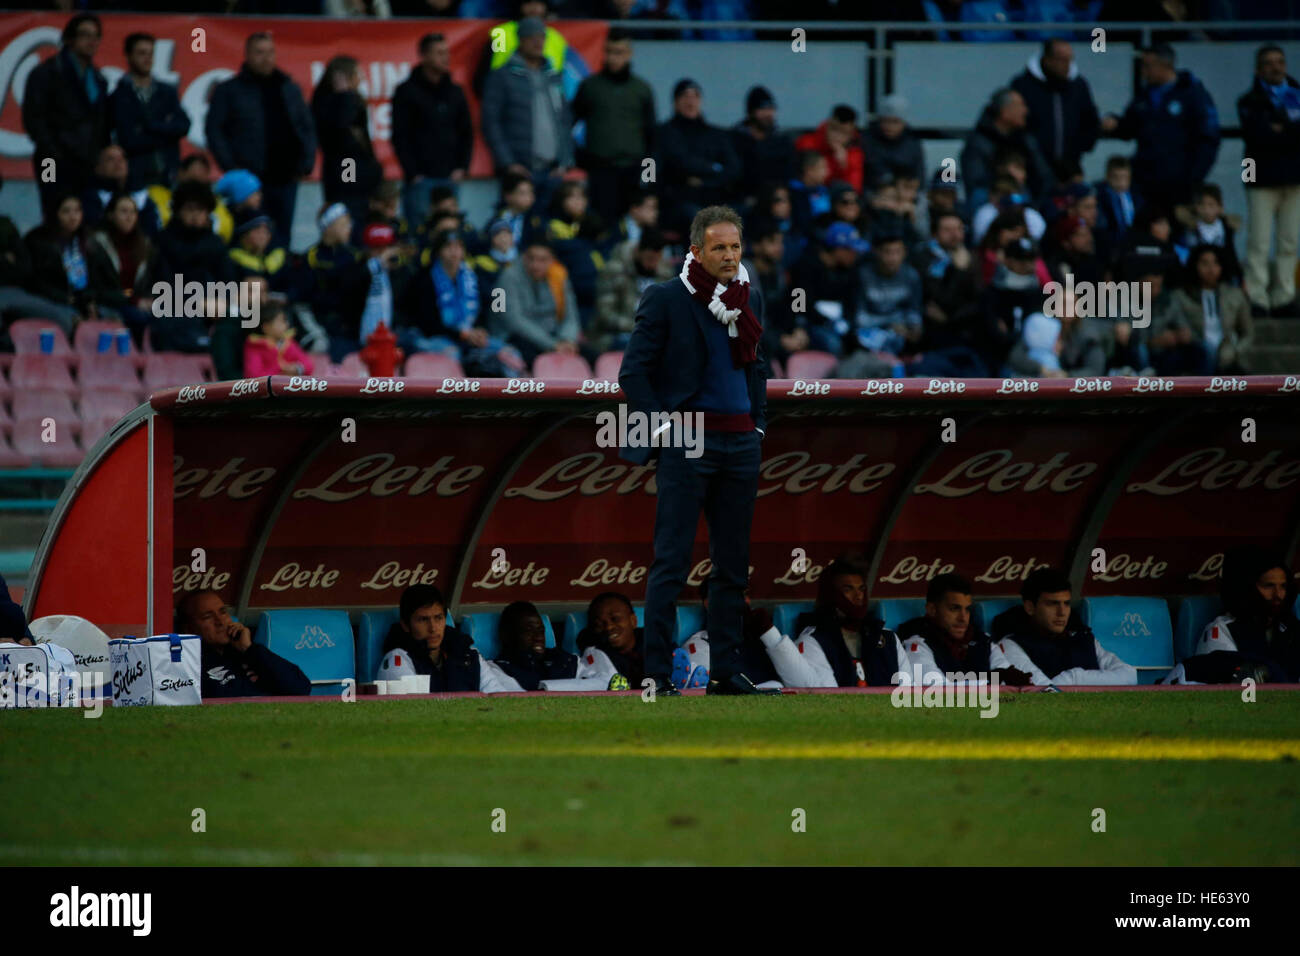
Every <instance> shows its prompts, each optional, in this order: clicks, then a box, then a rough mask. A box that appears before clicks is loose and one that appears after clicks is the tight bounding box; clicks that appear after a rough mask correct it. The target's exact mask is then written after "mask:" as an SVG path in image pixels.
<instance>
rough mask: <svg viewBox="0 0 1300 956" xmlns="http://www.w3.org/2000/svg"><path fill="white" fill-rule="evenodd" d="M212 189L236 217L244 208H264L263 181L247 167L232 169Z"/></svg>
mask: <svg viewBox="0 0 1300 956" xmlns="http://www.w3.org/2000/svg"><path fill="white" fill-rule="evenodd" d="M212 191H213V192H215V193H216V194H217V198H219V199H221V200H223V201H224V202H225V204H226V207H227V208H228V209H229V210H230V214H231V216H234V217H236V218H238V216H239V214H240V212H241V211H243V210H246V209H261V208H262V181H261V180H260V179H258V178H257V175H256V174H255V173H251V172H249V171H248V170H247V169H232V170H231V171H230V172H228V173H226V174H225V175H224V176H222V177H221V178H220V179H218V180H217V184H216V185H215V186H213V187H212Z"/></svg>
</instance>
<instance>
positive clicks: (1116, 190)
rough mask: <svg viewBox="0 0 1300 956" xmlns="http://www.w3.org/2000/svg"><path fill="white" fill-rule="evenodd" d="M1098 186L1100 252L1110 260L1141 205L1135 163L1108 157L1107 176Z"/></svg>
mask: <svg viewBox="0 0 1300 956" xmlns="http://www.w3.org/2000/svg"><path fill="white" fill-rule="evenodd" d="M1095 186H1096V189H1097V207H1098V214H1097V232H1096V238H1097V254H1098V255H1099V256H1101V258H1102V261H1103V262H1109V261H1110V259H1111V257H1112V255H1113V254H1114V252H1115V250H1116V249H1117V248H1118V247H1119V246H1120V244H1121V243H1123V241H1124V239H1125V238H1126V236H1127V235H1128V231H1129V229H1130V228H1131V227H1132V225H1133V221H1134V219H1135V218H1136V216H1137V212H1138V210H1139V209H1140V208H1141V207H1142V198H1141V196H1139V195H1138V193H1137V192H1136V191H1135V190H1134V189H1133V164H1132V163H1131V162H1129V158H1128V157H1127V156H1111V157H1110V158H1109V159H1107V160H1106V178H1105V180H1103V181H1101V182H1099V183H1096V184H1095Z"/></svg>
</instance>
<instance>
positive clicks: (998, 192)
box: [971, 175, 1047, 242]
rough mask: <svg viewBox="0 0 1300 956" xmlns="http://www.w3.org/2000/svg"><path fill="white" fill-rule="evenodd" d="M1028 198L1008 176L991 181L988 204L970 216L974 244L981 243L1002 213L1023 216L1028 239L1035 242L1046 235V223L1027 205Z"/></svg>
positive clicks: (1021, 188)
mask: <svg viewBox="0 0 1300 956" xmlns="http://www.w3.org/2000/svg"><path fill="white" fill-rule="evenodd" d="M1029 201H1030V200H1029V196H1028V194H1027V193H1025V192H1024V191H1023V187H1022V186H1021V185H1020V184H1019V183H1017V182H1016V180H1015V178H1014V177H1013V176H1010V175H1001V176H999V177H998V178H997V179H995V180H994V181H993V188H992V189H991V190H990V191H989V194H988V202H986V203H984V205H982V206H980V207H979V208H978V209H976V210H975V212H974V214H973V215H972V216H971V233H972V235H973V236H974V239H975V241H976V242H982V241H983V239H984V235H985V233H986V232H988V229H989V226H990V225H991V224H992V223H993V220H994V219H996V218H997V217H998V216H1000V215H1002V214H1003V213H1007V212H1012V211H1016V210H1019V211H1020V212H1021V214H1022V215H1023V218H1024V222H1025V229H1026V232H1027V235H1028V236H1029V238H1030V239H1033V240H1034V241H1035V242H1037V241H1038V240H1040V239H1042V238H1043V236H1044V235H1045V234H1046V233H1047V221H1046V220H1045V219H1043V215H1042V213H1040V212H1039V211H1038V210H1037V209H1035V208H1034V207H1033V206H1031V205H1029Z"/></svg>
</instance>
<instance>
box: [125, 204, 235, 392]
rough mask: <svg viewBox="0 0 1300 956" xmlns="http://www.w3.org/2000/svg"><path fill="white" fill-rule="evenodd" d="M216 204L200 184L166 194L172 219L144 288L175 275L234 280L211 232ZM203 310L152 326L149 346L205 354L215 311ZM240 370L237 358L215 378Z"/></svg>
mask: <svg viewBox="0 0 1300 956" xmlns="http://www.w3.org/2000/svg"><path fill="white" fill-rule="evenodd" d="M216 204H217V201H216V197H215V196H213V195H212V190H211V188H209V187H208V186H207V185H206V184H205V183H200V182H196V181H187V182H184V183H181V184H180V185H178V186H177V187H176V191H175V192H174V193H173V194H172V203H171V205H172V218H171V221H170V222H169V223H168V224H167V228H166V229H164V230H163V231H162V232H160V233H159V234H158V257H157V259H156V260H155V265H154V274H153V276H152V277H151V278H150V281H149V282H148V284H147V288H149V289H150V290H152V288H153V285H154V283H155V282H159V281H161V282H166V283H167V284H168V285H170V284H171V283H172V282H174V281H175V276H176V275H177V274H178V273H179V274H180V275H182V276H184V277H185V281H186V282H187V283H188V282H202V283H205V284H206V283H208V282H233V281H234V279H235V268H234V263H232V262H231V261H230V255H229V253H228V250H227V249H226V244H225V243H224V242H222V241H221V238H220V237H219V236H217V235H216V233H214V232H213V231H212V210H213V209H214V208H215V207H216ZM151 302H152V300H151V299H150V300H143V301H142V302H141V307H142V308H148V307H149V306H150V304H151ZM204 311H205V316H170V317H168V318H167V319H165V320H164V321H162V322H156V323H154V326H153V329H152V331H151V332H150V338H151V340H152V343H153V347H154V348H155V349H156V350H158V351H173V352H206V351H208V350H209V348H210V347H211V344H212V343H211V334H210V333H211V329H210V324H211V321H212V319H213V317H214V312H215V309H205V310H204ZM219 318H224V317H219ZM240 371H241V367H240V363H239V362H238V359H236V365H235V367H234V368H225V369H223V368H221V367H218V368H217V373H218V376H219V377H221V378H238V377H239V373H240Z"/></svg>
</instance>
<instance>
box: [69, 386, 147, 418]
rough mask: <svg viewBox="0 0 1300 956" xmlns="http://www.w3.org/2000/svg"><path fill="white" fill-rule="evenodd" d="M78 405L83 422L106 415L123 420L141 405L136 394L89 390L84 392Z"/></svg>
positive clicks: (111, 389) (117, 390)
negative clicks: (122, 418) (124, 416)
mask: <svg viewBox="0 0 1300 956" xmlns="http://www.w3.org/2000/svg"><path fill="white" fill-rule="evenodd" d="M77 404H78V406H79V407H80V408H81V420H82V421H90V420H91V419H92V418H95V417H102V416H105V415H114V416H116V417H117V418H121V417H122V416H123V415H126V414H127V413H128V412H130V411H131V410H132V409H134V408H135V407H136V405H138V404H139V399H138V396H137V394H136V393H135V392H128V391H126V390H125V389H120V388H88V389H84V390H83V391H82V393H81V399H80V400H79V401H78V403H77Z"/></svg>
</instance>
